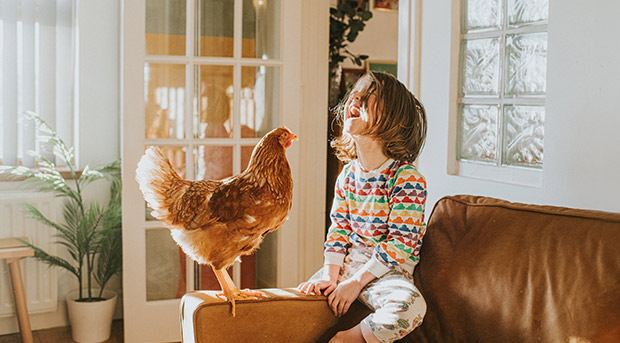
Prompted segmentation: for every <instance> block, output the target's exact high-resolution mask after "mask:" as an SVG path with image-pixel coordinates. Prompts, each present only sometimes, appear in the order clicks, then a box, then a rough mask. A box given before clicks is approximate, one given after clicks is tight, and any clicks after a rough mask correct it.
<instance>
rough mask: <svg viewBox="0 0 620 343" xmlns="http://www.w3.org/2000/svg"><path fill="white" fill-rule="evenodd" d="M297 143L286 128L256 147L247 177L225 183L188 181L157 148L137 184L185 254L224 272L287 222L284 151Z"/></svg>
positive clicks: (144, 159) (288, 198)
mask: <svg viewBox="0 0 620 343" xmlns="http://www.w3.org/2000/svg"><path fill="white" fill-rule="evenodd" d="M295 139H297V136H295V135H294V134H293V133H292V132H291V131H290V130H288V129H287V128H278V129H275V130H273V131H271V132H269V133H268V134H267V135H266V136H265V137H263V138H262V139H261V141H260V142H259V143H258V144H257V145H256V147H255V148H254V151H253V152H252V156H251V158H250V162H249V165H248V167H247V169H246V170H245V171H243V172H242V173H240V174H238V175H235V176H232V177H230V178H227V179H224V180H203V181H196V182H192V181H188V180H183V179H181V178H180V177H179V175H178V174H177V173H176V172H175V171H174V169H173V168H172V165H171V164H170V162H169V161H168V159H167V158H166V157H165V156H164V155H163V154H162V152H161V151H160V150H159V149H157V148H150V149H149V150H147V151H146V153H145V155H144V156H143V157H142V159H141V160H140V162H139V163H138V169H137V170H136V180H137V181H138V183H139V184H140V190H141V191H142V193H143V195H144V198H145V200H146V201H147V202H148V204H149V206H150V207H151V208H153V215H154V216H155V218H157V219H159V220H161V221H163V222H164V223H165V224H167V225H168V226H169V227H170V228H171V229H172V236H173V238H174V239H175V241H176V242H177V243H178V244H179V245H180V246H181V248H182V249H183V251H184V252H185V253H186V254H188V255H189V256H190V257H192V258H193V259H194V260H196V261H198V262H199V263H208V264H211V265H212V266H213V267H214V268H217V269H220V268H224V267H227V266H229V265H231V264H232V263H233V262H234V260H235V258H237V257H238V256H240V255H245V254H250V253H251V252H253V251H254V250H255V249H256V248H257V247H258V245H259V244H260V243H261V241H262V239H263V237H264V236H265V234H266V233H268V232H271V231H274V230H276V229H278V228H279V227H280V226H281V225H282V224H283V223H284V222H285V221H286V219H287V218H288V212H289V210H290V208H291V203H292V202H291V199H292V190H293V180H292V177H291V169H290V166H289V164H288V161H287V159H286V155H285V150H286V148H287V147H288V146H290V143H291V141H292V140H295Z"/></svg>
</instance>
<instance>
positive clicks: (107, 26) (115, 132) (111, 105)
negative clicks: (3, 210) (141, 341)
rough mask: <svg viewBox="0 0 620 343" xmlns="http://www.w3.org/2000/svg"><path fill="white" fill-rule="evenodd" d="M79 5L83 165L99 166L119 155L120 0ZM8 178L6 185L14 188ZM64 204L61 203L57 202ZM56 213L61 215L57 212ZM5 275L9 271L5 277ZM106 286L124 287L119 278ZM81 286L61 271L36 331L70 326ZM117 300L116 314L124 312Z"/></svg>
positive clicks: (95, 188)
mask: <svg viewBox="0 0 620 343" xmlns="http://www.w3.org/2000/svg"><path fill="white" fill-rule="evenodd" d="M77 3H78V10H79V45H80V49H79V53H80V57H79V60H80V61H79V63H80V80H79V83H80V84H79V112H80V113H79V131H78V142H79V143H78V144H79V164H80V166H82V167H83V166H84V165H86V164H91V165H97V164H105V163H108V162H112V161H114V160H116V159H118V158H119V157H120V150H119V149H120V148H119V147H120V138H119V137H120V130H119V124H120V119H119V46H120V42H119V30H120V28H119V17H120V12H119V1H118V0H106V1H99V0H81V1H78V2H77ZM11 187H12V186H11V185H10V184H9V183H5V184H4V185H2V189H3V190H5V189H10V188H11ZM86 196H87V197H88V201H91V200H92V201H97V202H100V203H105V202H106V201H107V199H108V198H109V189H108V187H107V185H106V183H105V182H97V183H93V184H91V185H90V186H89V187H88V189H87V190H86ZM58 208H62V206H58ZM57 218H62V213H61V212H60V213H58V215H57ZM2 277H5V276H2ZM107 287H110V289H112V290H115V291H117V292H119V291H120V289H121V285H120V281H119V280H118V279H116V278H115V279H114V280H113V281H111V284H110V285H109V286H107ZM75 289H77V282H76V281H75V277H74V276H73V275H72V274H70V273H68V272H65V271H64V270H60V269H59V270H58V301H59V303H58V309H57V311H56V312H47V313H40V314H32V315H31V316H30V321H31V325H32V329H33V330H38V329H44V328H50V327H58V326H65V325H68V320H67V315H66V305H65V301H64V299H65V297H66V295H67V294H68V293H69V292H71V291H73V290H75ZM120 304H122V298H121V299H119V300H118V303H117V310H116V315H115V316H116V317H119V316H120V315H121V314H122V311H121V308H120ZM18 331H19V328H18V326H17V319H16V317H7V318H0V335H4V334H9V333H13V332H18Z"/></svg>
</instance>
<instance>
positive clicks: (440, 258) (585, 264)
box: [406, 196, 620, 343]
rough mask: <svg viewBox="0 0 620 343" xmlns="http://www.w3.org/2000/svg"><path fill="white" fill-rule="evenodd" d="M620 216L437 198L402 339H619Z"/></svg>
mask: <svg viewBox="0 0 620 343" xmlns="http://www.w3.org/2000/svg"><path fill="white" fill-rule="evenodd" d="M619 281H620V214H617V213H606V212H598V211H587V210H575V209H568V208H558V207H550V206H536V205H524V204H516V203H510V202H507V201H502V200H497V199H491V198H485V197H476V196H452V197H446V198H443V199H441V200H440V201H439V202H438V203H437V204H436V206H435V208H434V209H433V212H432V214H431V216H430V218H429V222H428V229H427V233H426V236H425V237H424V244H423V246H422V251H421V261H420V264H419V265H418V267H417V269H416V273H415V283H416V285H417V286H418V287H419V289H420V291H421V292H422V294H423V296H424V298H425V299H426V302H427V304H428V311H427V315H426V318H425V319H424V322H423V324H422V326H421V327H420V328H418V329H416V330H415V331H414V332H413V333H412V334H411V335H409V336H408V337H407V339H406V341H408V342H409V341H411V342H574V343H582V342H620V286H619Z"/></svg>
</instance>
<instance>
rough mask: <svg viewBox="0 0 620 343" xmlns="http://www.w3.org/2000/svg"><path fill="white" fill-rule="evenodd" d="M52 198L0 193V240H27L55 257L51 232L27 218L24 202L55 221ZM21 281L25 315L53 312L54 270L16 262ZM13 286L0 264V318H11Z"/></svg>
mask: <svg viewBox="0 0 620 343" xmlns="http://www.w3.org/2000/svg"><path fill="white" fill-rule="evenodd" d="M58 201H59V200H58V198H55V197H54V196H53V195H50V194H44V193H34V192H23V191H22V192H0V238H7V237H28V238H30V241H31V242H32V243H33V244H34V245H36V246H38V247H40V248H42V249H44V250H45V251H47V252H49V253H50V254H56V244H54V242H55V240H56V238H55V237H54V235H55V234H56V232H55V230H54V229H52V228H50V227H48V226H45V225H43V224H40V223H39V222H37V221H35V220H33V219H31V218H29V216H28V214H27V210H26V207H25V206H24V204H25V203H31V204H33V205H34V206H35V207H36V208H38V209H39V210H40V211H41V213H43V214H44V215H45V216H47V218H49V219H50V220H52V221H56V205H55V204H56V202H58ZM20 267H21V271H22V279H23V281H24V288H25V289H26V301H27V303H28V312H30V313H39V312H48V311H55V310H56V305H57V298H58V294H57V293H58V292H57V287H58V282H57V280H56V272H57V270H56V268H50V267H48V266H47V265H46V264H43V263H41V262H38V261H36V260H35V259H34V258H32V257H27V258H24V259H22V260H21V261H20ZM14 303H15V301H14V299H13V287H12V285H11V279H10V274H9V270H8V267H7V264H6V262H5V261H4V260H2V262H0V317H7V316H13V315H14V314H15V306H14Z"/></svg>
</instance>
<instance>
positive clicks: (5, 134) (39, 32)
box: [0, 0, 78, 167]
mask: <svg viewBox="0 0 620 343" xmlns="http://www.w3.org/2000/svg"><path fill="white" fill-rule="evenodd" d="M75 6H76V3H75V0H0V51H1V54H0V59H1V60H2V68H1V69H0V93H1V94H2V98H1V99H2V102H1V104H0V135H1V139H0V164H3V165H23V166H26V167H36V161H34V160H33V158H32V157H31V156H29V155H28V154H27V151H28V150H36V149H38V147H37V145H38V144H37V141H36V137H37V134H36V132H35V129H34V127H33V125H32V123H30V122H28V121H26V120H23V115H22V114H23V113H24V112H26V111H33V112H35V113H38V114H39V115H40V116H41V117H43V119H44V120H45V121H47V122H48V123H49V124H50V125H51V126H52V127H53V128H55V129H56V131H57V132H58V133H59V135H60V137H61V138H62V139H63V140H64V141H65V143H66V144H67V145H69V146H72V145H76V143H77V142H76V141H75V139H74V137H77V135H76V134H75V127H77V126H76V120H75V118H76V110H77V108H78V106H77V104H76V101H77V99H78V98H77V96H76V91H77V84H76V80H77V78H76V74H77V73H76V70H77V67H78V60H77V57H76V56H77V55H76V51H77V46H76V42H77V39H76V38H77V34H78V30H77V27H76V24H75V23H77V21H76V18H75V13H76V8H75ZM47 157H48V158H52V160H53V157H52V156H47Z"/></svg>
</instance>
